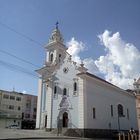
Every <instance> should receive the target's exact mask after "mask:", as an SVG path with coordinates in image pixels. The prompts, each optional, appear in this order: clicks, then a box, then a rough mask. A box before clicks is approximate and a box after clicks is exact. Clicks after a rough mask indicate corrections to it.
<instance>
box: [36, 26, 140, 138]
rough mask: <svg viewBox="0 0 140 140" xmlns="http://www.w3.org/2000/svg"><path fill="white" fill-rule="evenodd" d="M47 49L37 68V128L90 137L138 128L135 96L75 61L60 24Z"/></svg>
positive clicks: (53, 33)
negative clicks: (61, 130)
mask: <svg viewBox="0 0 140 140" xmlns="http://www.w3.org/2000/svg"><path fill="white" fill-rule="evenodd" d="M45 50H46V60H45V65H44V66H43V67H42V68H40V69H39V70H37V73H38V75H39V77H40V78H39V85H38V105H37V121H36V128H39V129H43V128H45V129H47V130H50V131H52V130H54V129H59V128H62V129H63V128H65V131H66V130H77V133H78V132H81V134H82V135H84V136H87V137H90V136H91V137H92V136H94V134H95V135H96V134H99V133H102V134H108V132H113V131H119V130H130V128H133V129H135V130H137V129H138V128H137V117H136V99H135V95H133V94H131V93H128V92H126V91H124V90H123V89H120V88H119V87H117V86H115V85H113V84H111V83H109V82H107V81H105V80H103V79H101V78H99V77H97V76H95V75H94V74H91V73H89V72H88V69H87V68H85V67H84V64H77V63H76V62H74V61H73V60H72V56H71V55H70V54H69V53H68V52H67V47H66V46H65V44H64V40H63V36H62V35H61V33H60V30H59V29H58V25H56V28H55V29H54V30H53V32H52V34H51V36H50V39H49V41H48V44H47V46H46V47H45ZM79 135H80V134H79Z"/></svg>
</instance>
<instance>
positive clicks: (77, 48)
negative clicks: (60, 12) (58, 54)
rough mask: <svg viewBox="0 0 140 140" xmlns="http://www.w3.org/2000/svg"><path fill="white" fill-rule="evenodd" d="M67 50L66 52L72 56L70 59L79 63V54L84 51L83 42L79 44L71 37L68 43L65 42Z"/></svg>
mask: <svg viewBox="0 0 140 140" xmlns="http://www.w3.org/2000/svg"><path fill="white" fill-rule="evenodd" d="M67 46H68V50H67V52H68V53H69V54H70V55H72V59H73V60H74V61H75V62H77V63H79V64H80V63H81V58H80V52H82V51H84V50H85V45H84V43H83V42H81V41H80V42H79V41H77V40H75V38H74V37H73V38H72V39H71V40H70V41H69V42H67Z"/></svg>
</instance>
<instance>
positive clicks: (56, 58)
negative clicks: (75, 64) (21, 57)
mask: <svg viewBox="0 0 140 140" xmlns="http://www.w3.org/2000/svg"><path fill="white" fill-rule="evenodd" d="M45 48H46V55H47V57H46V63H47V64H52V65H53V64H59V63H61V62H62V61H63V59H64V58H65V56H66V50H67V48H66V47H65V45H64V39H63V37H62V35H61V33H60V30H59V29H58V22H57V23H56V27H55V29H54V30H53V31H52V34H51V36H50V39H49V42H48V44H47V46H46V47H45Z"/></svg>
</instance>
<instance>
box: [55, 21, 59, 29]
mask: <svg viewBox="0 0 140 140" xmlns="http://www.w3.org/2000/svg"><path fill="white" fill-rule="evenodd" d="M58 24H59V23H58V21H57V22H56V23H55V25H56V29H58Z"/></svg>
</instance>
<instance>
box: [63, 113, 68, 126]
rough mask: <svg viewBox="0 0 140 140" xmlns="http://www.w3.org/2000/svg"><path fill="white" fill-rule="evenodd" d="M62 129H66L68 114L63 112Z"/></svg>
mask: <svg viewBox="0 0 140 140" xmlns="http://www.w3.org/2000/svg"><path fill="white" fill-rule="evenodd" d="M63 127H68V113H67V112H64V114H63Z"/></svg>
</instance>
